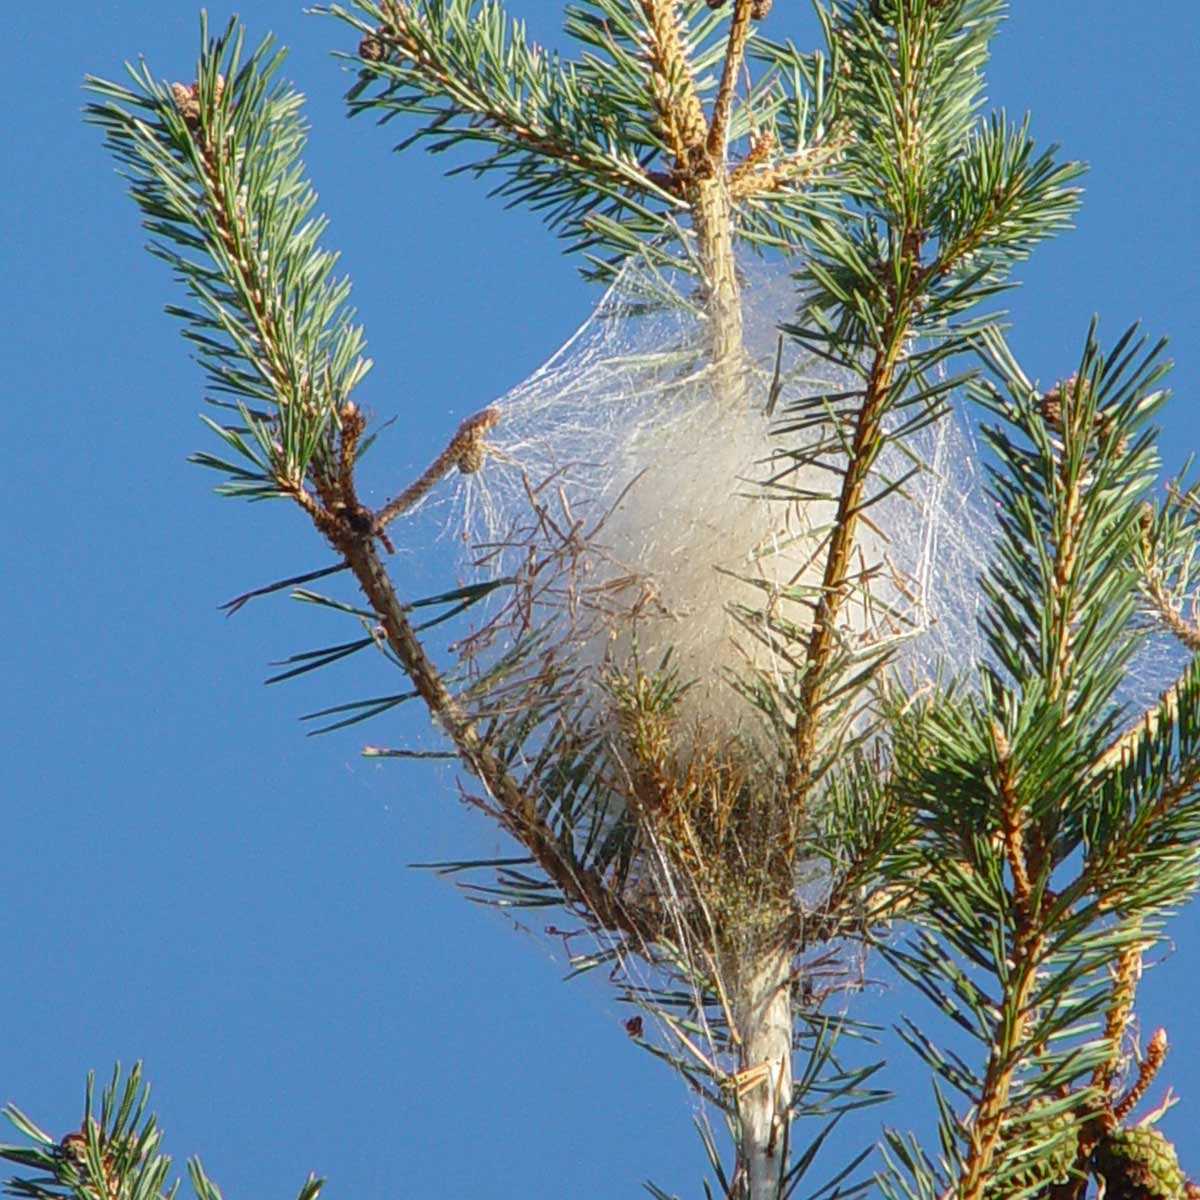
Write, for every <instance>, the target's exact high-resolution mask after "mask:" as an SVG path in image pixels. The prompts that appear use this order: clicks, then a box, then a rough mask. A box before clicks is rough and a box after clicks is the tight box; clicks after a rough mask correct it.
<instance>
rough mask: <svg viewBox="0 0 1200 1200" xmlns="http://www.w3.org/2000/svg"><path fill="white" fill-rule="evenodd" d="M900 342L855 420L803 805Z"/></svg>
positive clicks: (799, 737) (823, 627)
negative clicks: (864, 500) (859, 526)
mask: <svg viewBox="0 0 1200 1200" xmlns="http://www.w3.org/2000/svg"><path fill="white" fill-rule="evenodd" d="M900 344H901V343H900V338H899V337H898V336H896V334H895V333H890V334H889V336H887V337H886V338H885V341H884V346H885V347H886V348H881V349H879V350H877V351H876V352H875V357H874V360H873V361H872V363H871V369H870V373H869V375H868V382H867V389H866V393H865V395H864V398H863V403H862V407H861V408H860V409H859V411H858V416H857V418H856V420H855V426H854V435H853V439H852V442H851V447H850V455H849V462H848V463H847V464H846V470H845V474H844V475H843V476H842V487H841V492H840V494H839V496H838V504H837V513H836V515H835V517H834V522H833V530H832V532H831V534H830V537H829V549H828V552H827V554H826V558H825V569H824V571H823V573H822V578H821V594H820V598H819V599H818V601H817V606H816V612H815V614H814V617H813V625H812V631H811V633H810V634H809V638H808V648H807V667H806V669H805V673H804V680H803V682H802V684H801V687H800V698H799V713H798V716H797V719H796V729H795V732H794V734H793V746H794V750H795V756H794V763H793V768H792V790H793V791H794V793H795V794H796V799H797V801H798V802H799V803H800V804H803V802H804V797H805V794H806V792H807V790H808V787H809V785H810V784H811V782H812V766H813V759H814V758H815V756H816V748H817V735H818V732H819V729H820V718H821V710H822V701H823V697H824V694H825V692H826V690H827V687H828V684H829V682H830V680H829V678H828V675H829V666H830V663H831V661H832V659H833V655H834V651H835V649H836V647H837V622H838V616H839V614H840V613H841V609H842V605H843V604H844V603H845V601H846V599H847V596H848V594H849V591H850V588H849V577H850V571H851V560H852V555H853V551H854V543H855V537H856V534H857V532H858V519H859V510H860V507H861V505H862V501H863V496H864V493H865V491H866V486H867V480H868V478H869V476H870V472H871V464H872V462H873V461H874V457H875V455H874V451H875V449H876V447H877V446H878V442H879V437H880V433H881V430H882V421H883V415H884V412H885V411H886V409H887V405H888V400H889V394H890V392H891V387H892V379H893V376H894V374H895V370H896V361H897V358H898V356H899V353H900Z"/></svg>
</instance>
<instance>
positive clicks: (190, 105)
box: [171, 83, 200, 125]
mask: <svg viewBox="0 0 1200 1200" xmlns="http://www.w3.org/2000/svg"><path fill="white" fill-rule="evenodd" d="M171 99H172V100H174V101H175V107H176V108H177V109H178V110H179V115H180V116H181V117H182V118H183V119H184V121H186V122H187V124H188V125H195V124H196V122H197V121H199V120H200V100H199V94H198V89H197V87H196V85H195V84H194V83H193V84H192V85H191V87H188V85H187V84H186V83H173V84H171Z"/></svg>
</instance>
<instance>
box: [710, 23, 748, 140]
mask: <svg viewBox="0 0 1200 1200" xmlns="http://www.w3.org/2000/svg"><path fill="white" fill-rule="evenodd" d="M753 8H754V0H733V20H732V21H731V22H730V23H729V40H728V42H727V43H726V47H725V63H724V65H723V66H722V68H721V83H720V86H719V87H718V88H717V98H716V100H715V101H714V102H713V110H712V120H711V121H710V122H709V127H708V153H709V157H710V158H711V159H712V160H713V161H714V162H717V163H723V162H724V161H725V146H726V143H727V141H728V138H729V113H730V110H731V109H732V107H733V92H734V88H735V86H736V83H737V73H738V71H739V70H741V66H742V58H743V57H744V56H745V53H746V40H747V39H748V38H749V36H750V17H751V13H752V10H753Z"/></svg>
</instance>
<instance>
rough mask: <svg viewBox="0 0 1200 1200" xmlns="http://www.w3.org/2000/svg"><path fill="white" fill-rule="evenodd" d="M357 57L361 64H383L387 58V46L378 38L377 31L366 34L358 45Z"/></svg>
mask: <svg viewBox="0 0 1200 1200" xmlns="http://www.w3.org/2000/svg"><path fill="white" fill-rule="evenodd" d="M358 57H359V58H361V59H362V60H363V62H383V60H384V59H385V58H387V46H386V45H385V44H384V41H383V38H381V37H380V36H379V30H376V31H375V32H374V33H368V34H367V36H366V37H365V38H363V40H362V41H361V42H359V43H358Z"/></svg>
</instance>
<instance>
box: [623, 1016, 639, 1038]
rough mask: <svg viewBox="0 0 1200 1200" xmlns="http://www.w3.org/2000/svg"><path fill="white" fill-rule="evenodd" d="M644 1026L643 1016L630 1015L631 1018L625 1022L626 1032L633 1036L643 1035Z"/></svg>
mask: <svg viewBox="0 0 1200 1200" xmlns="http://www.w3.org/2000/svg"><path fill="white" fill-rule="evenodd" d="M642 1028H643V1027H642V1018H641V1017H630V1018H629V1020H628V1021H626V1022H625V1032H626V1033H627V1034H629V1036H630V1037H631V1038H640V1037H641V1036H642Z"/></svg>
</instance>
